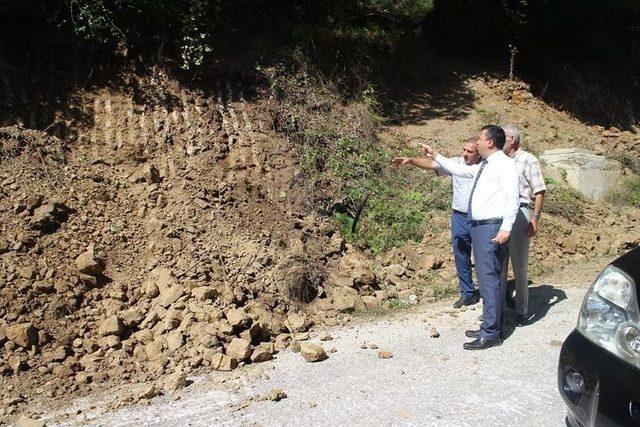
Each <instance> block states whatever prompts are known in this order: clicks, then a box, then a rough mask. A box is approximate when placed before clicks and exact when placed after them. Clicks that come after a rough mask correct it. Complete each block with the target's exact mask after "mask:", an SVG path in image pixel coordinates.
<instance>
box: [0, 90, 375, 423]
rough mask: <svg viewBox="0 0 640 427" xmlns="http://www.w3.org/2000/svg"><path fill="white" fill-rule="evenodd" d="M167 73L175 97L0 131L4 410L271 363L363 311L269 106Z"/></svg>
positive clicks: (95, 104) (112, 96)
mask: <svg viewBox="0 0 640 427" xmlns="http://www.w3.org/2000/svg"><path fill="white" fill-rule="evenodd" d="M161 83H162V84H157V85H153V87H154V90H155V91H158V90H162V91H165V92H167V93H169V94H170V95H171V96H170V97H164V98H163V99H166V98H171V99H173V100H175V99H177V100H179V102H174V103H172V104H170V105H169V104H167V105H163V104H162V103H157V104H155V105H152V106H149V105H137V104H136V103H135V102H134V98H133V97H132V96H131V95H128V94H127V93H124V92H117V91H99V92H95V93H86V94H82V95H79V96H78V97H77V98H75V99H73V100H72V103H73V104H74V106H73V108H75V109H78V110H82V111H81V112H80V113H81V115H83V116H89V117H91V118H92V119H91V120H89V121H86V123H88V126H87V125H85V126H81V125H80V124H78V123H76V122H73V123H74V125H73V126H75V127H72V128H68V129H66V130H65V132H63V137H64V140H61V139H58V138H56V137H53V136H50V135H48V134H47V133H44V132H40V131H34V130H30V129H25V128H23V127H15V126H14V127H6V128H1V129H0V144H1V147H2V152H1V155H2V157H1V158H0V191H1V194H2V198H1V199H0V223H1V224H2V231H3V233H2V240H1V241H0V280H1V282H0V283H1V285H0V319H2V320H1V321H0V344H2V345H3V346H4V347H3V357H2V358H1V359H0V374H1V375H2V377H0V378H1V380H2V382H3V383H5V384H6V385H7V386H6V387H3V388H2V390H3V391H2V396H0V397H1V398H2V399H5V400H6V399H8V400H7V401H10V404H7V405H6V407H5V408H4V409H3V411H4V412H3V414H4V416H11V415H12V414H14V413H17V412H18V411H21V408H22V406H23V405H24V404H26V403H27V402H30V401H32V400H33V399H34V398H35V397H36V396H37V395H41V396H42V397H54V396H60V397H69V396H71V395H73V392H76V391H78V392H80V393H85V392H87V391H89V390H91V389H93V388H95V387H100V384H101V383H105V382H107V381H110V380H113V381H119V382H152V381H155V380H157V379H159V378H161V377H163V376H164V375H168V374H171V375H174V374H176V373H182V374H185V373H188V372H189V371H191V370H193V369H196V368H198V367H204V368H207V369H220V370H228V369H233V368H234V367H236V366H238V365H241V364H243V363H252V361H253V362H256V363H257V362H259V361H262V360H268V359H269V358H270V356H269V357H267V356H268V354H273V353H274V352H275V351H277V348H276V346H275V345H274V344H278V348H283V347H282V346H283V344H284V345H286V343H287V342H288V340H289V338H288V336H289V334H290V333H292V332H294V331H295V332H300V331H304V330H306V329H307V328H308V327H309V326H310V325H311V324H313V323H315V322H316V321H322V320H323V319H335V318H336V316H337V315H338V313H340V316H345V314H343V313H345V312H348V311H351V310H354V309H356V304H355V301H356V300H358V299H359V298H360V296H359V294H358V291H357V288H356V285H355V283H352V285H353V287H350V286H349V285H344V284H339V285H336V284H335V283H334V282H332V281H331V280H329V279H328V277H329V273H331V272H332V271H333V270H335V269H340V268H345V269H346V270H345V272H343V274H345V275H349V274H350V270H349V268H350V267H349V266H342V265H341V264H340V262H339V260H340V258H341V257H342V255H343V253H346V252H347V251H352V250H353V249H352V248H350V247H348V246H346V245H345V242H344V240H343V239H342V238H341V237H340V236H339V234H336V232H335V231H334V230H333V226H332V224H330V222H329V220H328V219H327V218H321V217H318V216H316V215H315V214H314V213H313V212H312V211H310V210H309V209H308V207H306V204H307V203H306V202H307V200H310V198H309V197H308V195H306V194H305V193H304V192H303V190H302V189H301V188H298V187H296V185H295V182H296V179H295V177H296V175H297V174H298V173H299V170H298V167H297V165H296V160H295V158H294V157H293V156H292V155H291V152H292V149H293V147H292V146H291V143H289V141H288V140H287V139H285V138H283V137H282V136H281V135H279V134H277V133H275V132H273V131H271V130H270V129H269V126H268V123H269V120H270V118H269V117H268V116H263V115H262V116H261V114H264V113H262V112H263V111H269V108H268V107H267V106H264V105H257V104H249V103H247V102H245V101H244V98H243V95H242V88H241V87H239V86H238V85H237V84H234V83H231V82H224V83H223V84H220V83H218V84H217V87H218V89H219V91H218V92H216V93H214V94H210V95H206V96H205V95H203V94H202V93H197V92H187V91H184V90H180V89H179V88H178V86H176V85H174V84H173V83H172V82H169V81H161ZM161 98H162V97H161ZM292 183H293V184H292ZM372 274H373V273H372ZM372 277H373V280H374V282H376V281H377V278H376V277H375V276H372ZM325 279H326V280H325ZM337 286H339V287H340V288H342V287H345V288H347V287H348V288H349V289H351V290H352V291H353V292H354V295H352V297H353V299H354V304H352V305H350V306H348V307H346V308H345V306H344V303H343V301H342V300H338V299H334V298H333V297H332V295H334V292H332V289H333V288H335V287H337ZM343 293H344V292H343ZM386 298H388V295H386V294H385V295H382V294H381V295H379V301H378V304H381V303H382V302H383V301H384V300H385V299H386ZM311 301H314V303H313V304H310V305H307V303H309V302H311ZM336 304H337V305H338V306H337V307H336ZM357 306H358V308H363V305H362V304H360V303H358V304H357ZM302 309H304V310H305V313H302V312H300V313H298V310H302ZM292 316H293V317H292ZM343 320H344V317H340V319H338V320H337V321H343ZM238 340H242V341H238ZM232 343H234V344H233V345H232ZM230 346H231V347H230ZM240 347H241V350H242V351H239V350H238V348H240ZM256 352H257V353H256ZM254 353H255V354H254ZM254 356H255V357H254ZM182 374H181V375H182ZM154 390H155V391H156V392H161V390H162V387H155V388H154ZM152 394H153V393H152ZM139 398H148V396H147V397H144V396H143V397H140V396H138V397H136V396H129V397H127V398H126V399H125V400H126V401H129V402H130V401H135V400H137V399H139Z"/></svg>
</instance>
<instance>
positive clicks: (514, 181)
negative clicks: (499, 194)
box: [500, 161, 520, 232]
mask: <svg viewBox="0 0 640 427" xmlns="http://www.w3.org/2000/svg"><path fill="white" fill-rule="evenodd" d="M519 176H520V174H519V173H518V168H517V167H516V164H515V162H514V161H510V162H509V163H507V164H506V165H505V167H504V168H502V169H501V181H502V188H503V191H504V194H505V204H504V208H503V209H504V210H503V213H502V225H501V226H500V230H502V231H508V232H511V228H512V227H513V223H514V222H515V221H516V216H517V215H518V210H519V209H520V187H519V185H518V179H519Z"/></svg>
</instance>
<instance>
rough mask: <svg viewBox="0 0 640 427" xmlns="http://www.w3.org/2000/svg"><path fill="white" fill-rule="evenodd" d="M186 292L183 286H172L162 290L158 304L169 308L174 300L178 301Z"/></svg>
mask: <svg viewBox="0 0 640 427" xmlns="http://www.w3.org/2000/svg"><path fill="white" fill-rule="evenodd" d="M183 294H184V291H183V289H182V287H181V286H177V285H176V286H172V287H170V288H169V289H167V290H166V291H164V292H162V293H161V294H160V296H159V297H158V304H160V306H162V307H164V308H167V307H169V306H170V305H171V304H173V303H174V302H176V301H178V299H179V298H180V297H181V296H182V295H183Z"/></svg>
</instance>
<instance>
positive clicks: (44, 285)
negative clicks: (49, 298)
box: [33, 280, 55, 294]
mask: <svg viewBox="0 0 640 427" xmlns="http://www.w3.org/2000/svg"><path fill="white" fill-rule="evenodd" d="M33 290H34V291H35V292H36V293H38V294H50V293H53V292H55V286H54V285H53V283H52V282H50V281H48V280H39V281H37V282H34V283H33Z"/></svg>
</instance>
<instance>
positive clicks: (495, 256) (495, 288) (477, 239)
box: [471, 223, 509, 339]
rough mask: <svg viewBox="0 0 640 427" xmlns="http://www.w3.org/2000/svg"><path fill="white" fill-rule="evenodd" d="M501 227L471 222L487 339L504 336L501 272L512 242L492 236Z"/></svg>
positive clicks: (482, 332) (484, 335)
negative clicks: (502, 332)
mask: <svg viewBox="0 0 640 427" xmlns="http://www.w3.org/2000/svg"><path fill="white" fill-rule="evenodd" d="M498 231H500V224H483V225H475V226H474V224H473V223H472V224H471V240H472V241H473V254H474V255H475V259H476V274H477V275H478V284H479V286H480V295H481V296H482V300H483V306H482V316H483V320H482V325H481V326H480V336H481V337H482V338H487V339H499V338H500V319H501V316H502V298H501V296H502V292H501V290H500V273H501V272H502V265H503V263H504V261H505V259H506V257H507V256H508V254H509V246H508V244H505V245H499V244H497V243H493V242H492V241H491V240H492V239H493V238H494V237H496V234H498Z"/></svg>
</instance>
